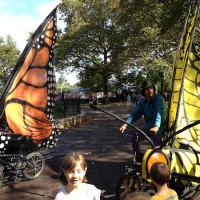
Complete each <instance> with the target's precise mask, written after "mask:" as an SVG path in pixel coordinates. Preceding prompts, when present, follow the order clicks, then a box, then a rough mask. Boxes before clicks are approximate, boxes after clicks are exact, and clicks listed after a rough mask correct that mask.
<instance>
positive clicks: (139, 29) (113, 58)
mask: <svg viewBox="0 0 200 200" xmlns="http://www.w3.org/2000/svg"><path fill="white" fill-rule="evenodd" d="M188 5H189V1H184V0H165V1H164V0H155V1H152V0H140V1H136V0H100V1H99V0H62V4H61V6H60V11H61V13H62V15H63V19H64V21H65V23H66V28H65V32H64V33H63V34H60V35H59V37H58V47H57V49H56V52H55V55H56V56H55V63H56V67H57V70H58V71H63V70H78V71H79V79H80V85H81V87H84V88H89V89H90V90H91V91H103V92H104V93H107V92H108V90H109V88H115V87H116V88H117V87H119V86H121V85H122V84H123V83H131V82H132V83H134V84H136V86H138V85H139V84H140V82H141V81H142V80H143V79H144V78H148V79H150V80H152V81H153V82H154V83H155V84H157V85H159V87H160V88H161V90H163V89H164V88H165V87H168V86H169V85H170V80H171V76H172V71H173V70H172V67H173V60H174V54H175V51H176V47H177V45H178V41H179V37H180V35H181V32H182V29H183V24H184V22H185V16H186V13H187V10H188Z"/></svg>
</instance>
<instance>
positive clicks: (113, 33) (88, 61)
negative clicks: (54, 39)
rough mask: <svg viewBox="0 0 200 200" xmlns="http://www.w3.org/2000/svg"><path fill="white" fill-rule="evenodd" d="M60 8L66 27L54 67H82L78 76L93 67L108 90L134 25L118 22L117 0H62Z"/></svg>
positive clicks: (119, 66) (79, 68) (121, 61)
mask: <svg viewBox="0 0 200 200" xmlns="http://www.w3.org/2000/svg"><path fill="white" fill-rule="evenodd" d="M60 9H61V11H62V12H63V15H64V16H65V22H66V24H67V27H66V29H65V33H64V34H63V35H61V36H60V39H59V40H58V43H59V45H58V48H57V50H56V59H55V61H56V65H57V70H58V69H60V70H62V69H63V68H65V69H66V68H73V69H78V70H80V71H82V73H81V74H80V77H85V76H83V74H85V73H87V72H88V73H90V74H91V73H92V71H93V74H98V77H99V78H98V80H99V79H100V81H101V82H102V85H100V87H102V90H103V92H104V93H105V94H107V92H108V87H109V80H110V79H111V78H112V75H115V74H116V72H117V71H121V70H120V68H121V66H122V63H123V60H122V58H120V57H121V55H122V54H123V52H125V51H126V48H127V47H126V42H127V40H128V39H127V38H128V37H129V35H130V34H131V33H132V34H134V32H135V31H137V30H136V28H135V29H132V28H130V27H124V26H122V25H121V24H120V23H118V20H119V17H120V15H121V12H120V11H121V10H120V1H119V0H102V1H92V0H76V1H71V0H63V1H62V4H61V7H60ZM127 33H128V34H127ZM82 82H84V81H82Z"/></svg>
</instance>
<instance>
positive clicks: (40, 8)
mask: <svg viewBox="0 0 200 200" xmlns="http://www.w3.org/2000/svg"><path fill="white" fill-rule="evenodd" d="M59 3H60V0H0V27H1V28H0V36H1V37H4V38H5V37H6V35H11V37H12V38H13V40H14V41H15V42H16V45H17V47H18V49H20V51H21V52H22V51H23V49H24V47H25V46H26V44H27V41H26V39H27V38H28V37H29V32H34V31H35V30H36V28H37V27H38V26H39V25H40V24H41V22H42V21H43V20H44V19H45V18H46V16H47V15H48V14H49V13H50V12H51V10H53V9H54V8H55V7H56V6H57V5H58V4H59ZM58 18H59V17H58ZM62 26H63V24H62V22H61V21H58V27H59V28H61V27H62ZM67 79H68V81H69V83H70V84H74V83H75V82H77V79H76V75H75V74H70V75H69V76H67Z"/></svg>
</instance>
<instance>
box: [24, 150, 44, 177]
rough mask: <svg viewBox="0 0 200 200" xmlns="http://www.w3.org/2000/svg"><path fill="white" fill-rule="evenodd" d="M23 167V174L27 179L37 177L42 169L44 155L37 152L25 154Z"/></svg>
mask: <svg viewBox="0 0 200 200" xmlns="http://www.w3.org/2000/svg"><path fill="white" fill-rule="evenodd" d="M26 159H27V160H26V161H25V169H24V170H23V175H24V177H25V178H27V179H34V178H37V177H38V176H39V175H40V174H41V173H42V172H43V170H44V167H45V161H44V157H43V156H42V155H41V154H40V153H37V152H33V153H30V154H28V155H27V156H26Z"/></svg>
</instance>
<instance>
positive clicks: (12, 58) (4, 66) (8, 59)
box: [0, 35, 20, 88]
mask: <svg viewBox="0 0 200 200" xmlns="http://www.w3.org/2000/svg"><path fill="white" fill-rule="evenodd" d="M19 55H20V51H19V50H18V49H17V47H16V44H15V42H14V41H13V39H12V38H11V36H10V35H8V36H7V37H6V39H4V38H3V37H0V88H3V86H4V85H5V83H6V81H7V79H8V77H9V75H10V73H11V71H12V69H13V68H14V66H15V65H16V63H17V61H18V59H19Z"/></svg>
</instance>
